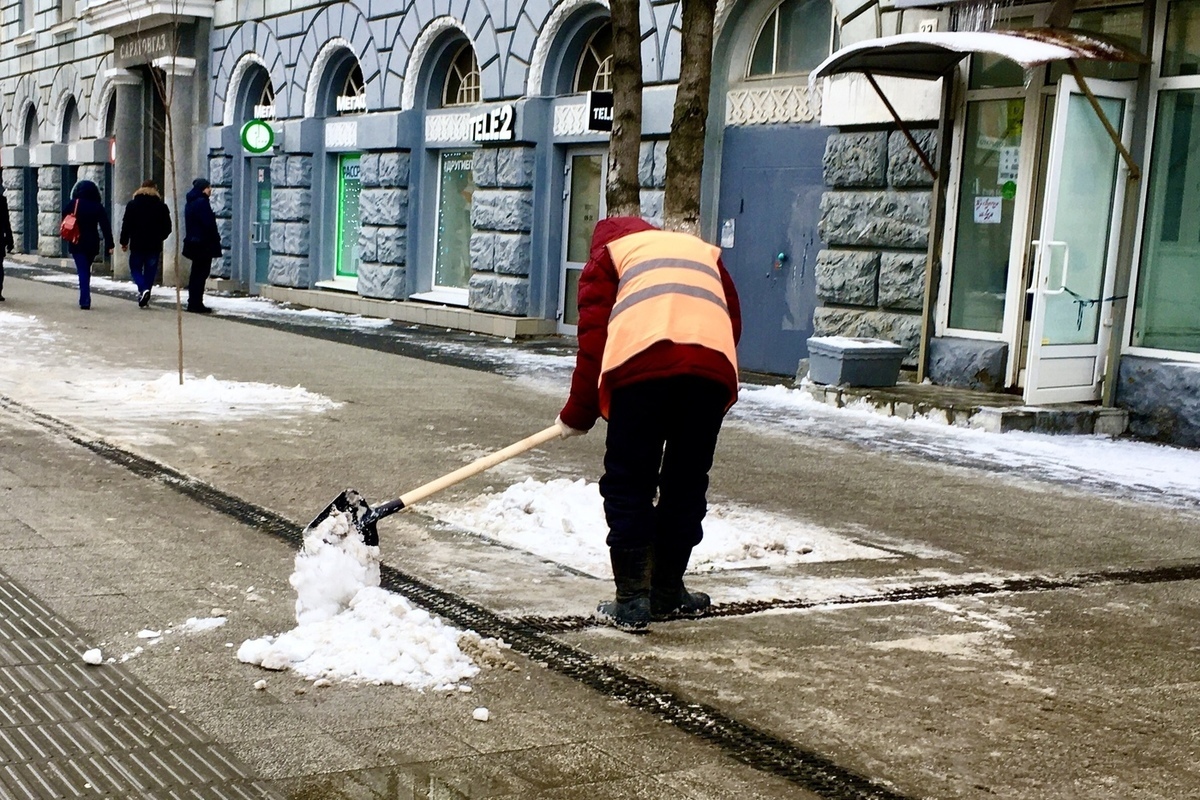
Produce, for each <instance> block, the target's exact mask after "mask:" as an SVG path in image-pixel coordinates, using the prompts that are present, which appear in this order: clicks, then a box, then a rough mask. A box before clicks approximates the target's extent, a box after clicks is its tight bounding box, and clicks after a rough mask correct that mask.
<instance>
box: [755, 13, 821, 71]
mask: <svg viewBox="0 0 1200 800" xmlns="http://www.w3.org/2000/svg"><path fill="white" fill-rule="evenodd" d="M834 34H835V26H834V19H833V7H832V6H831V5H830V3H829V0H783V2H782V3H780V4H779V5H777V6H776V7H775V8H774V9H773V10H772V11H771V13H770V14H768V15H767V19H766V21H765V22H763V26H762V29H761V30H760V31H759V33H758V38H757V39H755V42H754V48H753V50H751V53H750V63H749V64H748V65H747V69H746V76H747V77H749V78H769V77H771V76H774V75H789V74H798V73H805V72H809V71H810V70H812V69H813V68H814V67H816V66H817V65H818V64H820V63H821V62H822V61H823V60H824V59H825V57H826V56H828V55H829V54H830V53H831V52H832V51H833V46H834Z"/></svg>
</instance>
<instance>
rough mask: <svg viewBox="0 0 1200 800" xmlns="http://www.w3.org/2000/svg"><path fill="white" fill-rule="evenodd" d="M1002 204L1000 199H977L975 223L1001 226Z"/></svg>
mask: <svg viewBox="0 0 1200 800" xmlns="http://www.w3.org/2000/svg"><path fill="white" fill-rule="evenodd" d="M1002 202H1003V201H1002V200H1001V199H1000V198H999V197H976V198H975V223H976V224H977V225H999V224H1000V211H1001V203H1002Z"/></svg>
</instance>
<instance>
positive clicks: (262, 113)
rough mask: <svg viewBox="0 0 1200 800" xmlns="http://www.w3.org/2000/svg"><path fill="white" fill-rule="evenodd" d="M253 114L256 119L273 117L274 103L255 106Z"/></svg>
mask: <svg viewBox="0 0 1200 800" xmlns="http://www.w3.org/2000/svg"><path fill="white" fill-rule="evenodd" d="M254 116H255V118H256V119H275V105H274V103H272V104H271V105H269V106H255V107H254Z"/></svg>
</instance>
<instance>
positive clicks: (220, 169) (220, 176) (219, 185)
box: [179, 151, 233, 278]
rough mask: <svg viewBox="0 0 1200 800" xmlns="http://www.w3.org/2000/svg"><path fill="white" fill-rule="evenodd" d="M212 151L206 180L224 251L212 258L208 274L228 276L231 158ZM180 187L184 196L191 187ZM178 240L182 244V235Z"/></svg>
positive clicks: (231, 204) (230, 224) (231, 234)
mask: <svg viewBox="0 0 1200 800" xmlns="http://www.w3.org/2000/svg"><path fill="white" fill-rule="evenodd" d="M213 153H214V154H213V155H210V156H209V158H208V182H209V183H211V184H212V196H211V197H210V198H209V203H211V205H212V209H213V214H214V215H215V216H216V218H217V230H218V231H220V232H221V249H222V250H224V251H225V255H223V256H221V257H220V258H214V259H213V263H212V272H211V273H210V274H211V275H212V277H214V278H228V277H230V276H231V275H232V274H233V272H232V269H233V267H232V261H231V260H230V258H229V248H230V247H231V246H232V245H233V159H232V158H231V157H230V156H226V155H222V154H221V153H220V151H213ZM180 188H184V189H185V191H184V196H185V197H186V196H187V192H190V191H191V189H192V187H191V185H190V184H189V185H188V186H187V187H180ZM179 240H180V244H181V246H182V242H183V237H182V235H181V236H180V239H179Z"/></svg>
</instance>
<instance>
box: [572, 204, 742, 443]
mask: <svg viewBox="0 0 1200 800" xmlns="http://www.w3.org/2000/svg"><path fill="white" fill-rule="evenodd" d="M653 230H658V229H657V228H655V227H654V226H653V225H651V224H650V223H648V222H646V221H645V220H644V219H641V218H640V217H607V218H605V219H602V220H600V221H599V222H597V223H596V230H595V232H594V233H593V234H592V249H591V253H590V257H589V258H588V262H587V264H586V265H585V266H584V268H583V274H582V275H581V276H580V277H579V329H578V336H579V353H578V355H577V356H576V360H575V373H574V374H573V375H572V376H571V395H570V397H568V398H567V404H566V405H565V406H563V409H562V412H561V413H560V414H559V416H560V417H562V421H563V422H565V423H566V424H567V425H569V426H570V427H572V428H575V429H576V430H581V431H586V430H590V429H591V428H592V426H593V425H595V424H596V419H597V418H598V417H599V416H600V362H601V359H602V358H603V357H604V345H605V342H607V340H608V317H609V315H610V314H611V313H612V308H613V305H614V304H615V303H616V301H617V270H616V267H615V266H613V263H612V258H611V257H610V256H609V254H608V243H609V242H611V241H613V240H615V239H620V238H621V237H622V236H627V235H629V234H631V233H638V232H639V231H653ZM717 267H718V268H719V269H720V271H721V284H722V285H723V286H724V288H725V302H726V304H727V305H728V306H729V318H730V319H731V320H732V322H733V341H734V342H735V343H736V342H737V341H738V340H739V339H740V338H741V335H742V312H741V305H740V304H739V303H738V296H737V289H735V288H734V286H733V279H732V278H730V277H729V273H728V272H726V271H725V265H724V264H722V263H721V262H720V261H718V262H717ZM675 375H698V376H700V377H704V378H711V379H712V380H714V381H717V382H718V383H723V384H725V386H726V387H728V389H729V400H730V402H731V403H732V402H733V400H735V399H736V398H737V387H738V377H737V372H736V371H735V370H734V368H733V365H732V364H730V363H729V360H728V359H726V358H725V356H723V355H721V354H720V353H718V352H717V351H716V350H710V349H709V348H707V347H701V346H700V345H694V344H676V343H675V342H671V341H664V342H658V343H656V344H654V345H651V346H650V347H649V348H647V349H646V350H644V351H642V352H641V353H639V354H638V355H636V356H634V357H633V358H631V359H629V360H628V361H626V362H625V363H624V364H622V365H620V366H619V367H617V368H615V369H614V370H613V371H612V372H611V373H610V375H609V377H608V378H607V379H606V380H605V382H604V384H605V389H606V390H608V391H611V390H612V389H618V388H620V387H622V386H628V385H630V384H633V383H639V382H641V381H646V380H652V379H655V378H669V377H673V376H675Z"/></svg>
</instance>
